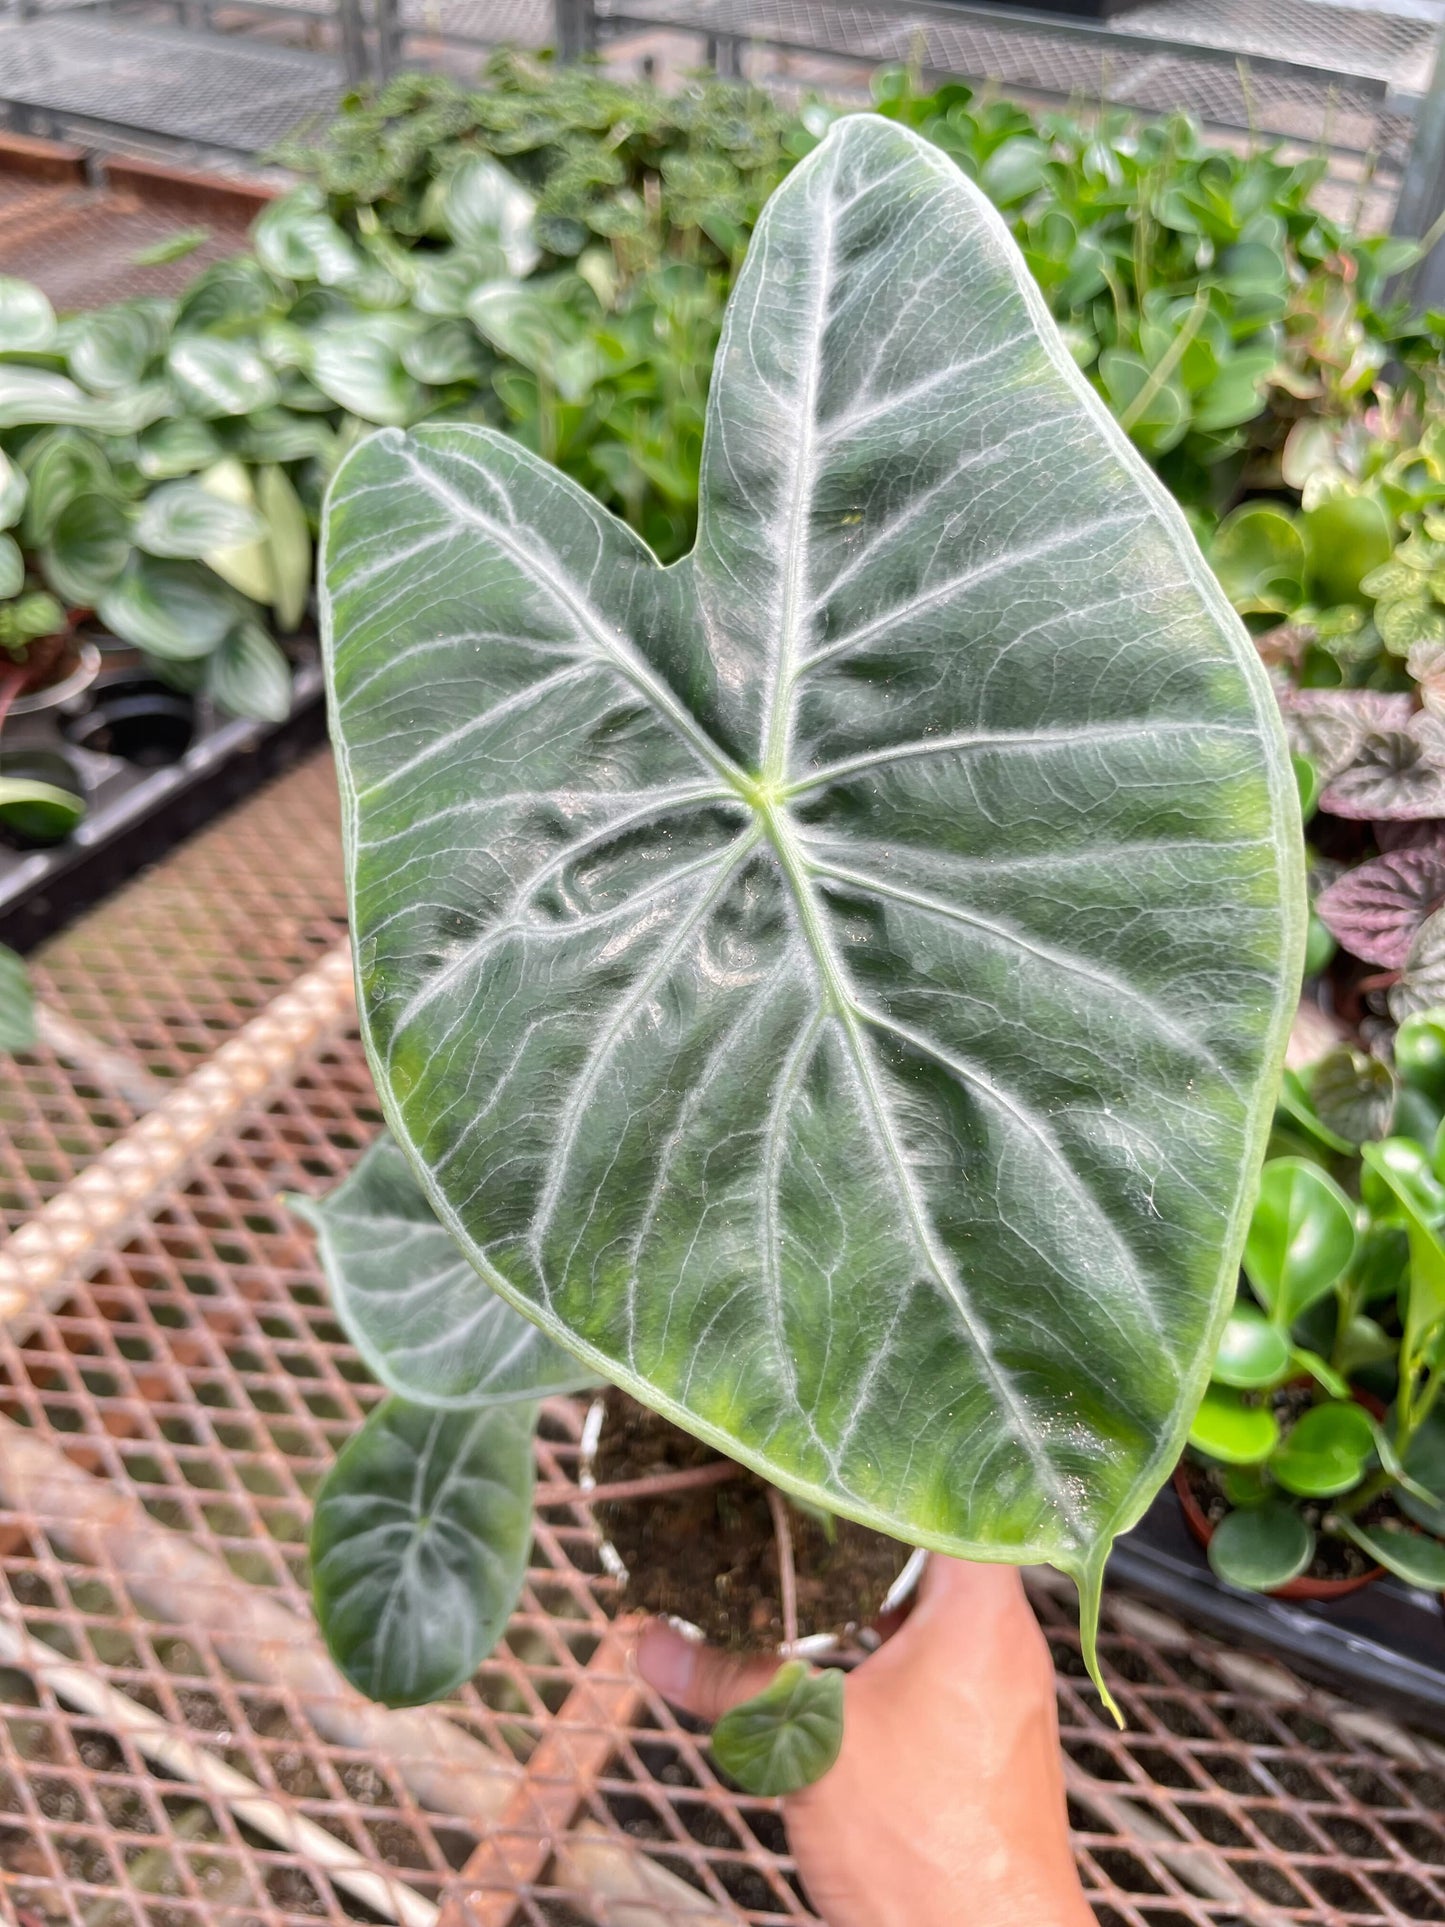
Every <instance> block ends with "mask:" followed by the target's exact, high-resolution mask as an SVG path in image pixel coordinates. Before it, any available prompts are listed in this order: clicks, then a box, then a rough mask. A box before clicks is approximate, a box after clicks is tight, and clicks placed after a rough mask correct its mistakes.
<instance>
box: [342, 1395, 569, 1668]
mask: <svg viewBox="0 0 1445 1927" xmlns="http://www.w3.org/2000/svg"><path fill="white" fill-rule="evenodd" d="M535 1423H536V1407H535V1406H534V1405H492V1406H488V1407H487V1408H486V1409H485V1410H484V1411H480V1412H438V1411H433V1410H432V1409H430V1408H429V1407H427V1406H424V1405H408V1404H407V1403H406V1402H405V1400H403V1399H399V1398H389V1399H387V1401H386V1403H385V1404H384V1405H381V1406H378V1408H377V1409H376V1411H374V1412H373V1413H372V1415H371V1417H370V1418H369V1419H368V1420H367V1421H366V1424H365V1425H364V1426H363V1427H362V1429H361V1431H360V1432H358V1433H357V1435H356V1437H355V1438H354V1439H352V1441H351V1443H350V1444H349V1445H348V1446H347V1447H346V1448H345V1450H344V1451H343V1452H342V1453H341V1456H340V1457H339V1458H338V1459H337V1461H336V1464H335V1465H334V1466H333V1467H332V1469H331V1472H330V1474H329V1476H328V1477H327V1480H326V1483H325V1484H324V1485H323V1486H322V1488H321V1491H320V1494H319V1495H318V1497H317V1500H316V1510H315V1513H314V1515H313V1518H312V1523H311V1579H312V1588H313V1593H314V1596H315V1600H316V1612H317V1617H318V1618H319V1620H320V1622H321V1628H322V1631H323V1632H324V1633H325V1635H326V1643H327V1645H328V1646H329V1648H330V1649H331V1656H332V1658H333V1659H334V1660H335V1661H336V1663H337V1665H338V1666H339V1667H340V1668H341V1670H342V1672H343V1673H345V1675H346V1677H347V1678H348V1679H349V1680H351V1681H352V1683H353V1684H354V1685H356V1686H359V1687H360V1688H361V1690H362V1692H363V1693H369V1694H370V1695H371V1697H372V1698H373V1699H379V1700H384V1701H385V1702H386V1703H387V1705H388V1706H410V1705H414V1704H415V1703H416V1702H417V1701H419V1700H432V1699H439V1698H440V1697H441V1695H442V1694H443V1693H448V1692H450V1691H451V1689H452V1688H453V1687H454V1686H460V1685H461V1683H462V1681H463V1680H465V1679H467V1678H469V1677H470V1676H471V1674H472V1673H474V1672H475V1671H476V1669H477V1666H478V1665H479V1664H480V1662H481V1661H482V1660H483V1659H484V1658H485V1657H486V1655H487V1654H488V1653H489V1652H490V1651H491V1649H492V1647H493V1646H494V1645H495V1644H496V1642H497V1640H498V1638H499V1637H500V1635H501V1632H502V1628H503V1627H504V1626H505V1625H506V1623H507V1619H508V1617H509V1615H510V1613H511V1611H512V1608H513V1606H514V1605H515V1604H516V1602H517V1594H518V1593H519V1592H520V1591H521V1587H522V1580H523V1578H524V1577H525V1576H526V1570H527V1551H528V1548H529V1547H530V1545H531V1543H532V1433H533V1428H534V1426H535Z"/></svg>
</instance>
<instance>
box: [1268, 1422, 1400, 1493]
mask: <svg viewBox="0 0 1445 1927" xmlns="http://www.w3.org/2000/svg"><path fill="white" fill-rule="evenodd" d="M1374 1450H1375V1430H1374V1427H1373V1425H1372V1424H1371V1423H1370V1415H1369V1413H1368V1412H1366V1411H1365V1410H1364V1408H1363V1407H1362V1406H1359V1405H1356V1404H1354V1403H1353V1402H1352V1401H1349V1400H1340V1399H1334V1400H1331V1401H1330V1403H1329V1404H1327V1405H1313V1406H1311V1407H1310V1409H1309V1411H1307V1412H1305V1413H1304V1414H1303V1416H1302V1417H1300V1418H1299V1419H1297V1420H1296V1422H1295V1423H1294V1425H1292V1426H1291V1427H1290V1429H1289V1431H1288V1432H1287V1433H1286V1434H1285V1436H1284V1438H1283V1439H1282V1440H1281V1442H1280V1444H1279V1445H1278V1446H1277V1447H1276V1449H1275V1451H1274V1453H1273V1454H1272V1456H1271V1458H1270V1461H1269V1469H1270V1471H1271V1472H1272V1473H1273V1474H1274V1476H1275V1478H1276V1479H1277V1480H1278V1481H1279V1483H1280V1484H1281V1485H1282V1486H1283V1487H1284V1489H1285V1491H1286V1492H1296V1493H1298V1494H1299V1495H1300V1496H1301V1497H1302V1498H1314V1499H1330V1498H1335V1497H1337V1496H1338V1495H1339V1494H1340V1493H1342V1492H1349V1491H1352V1490H1353V1489H1354V1487H1355V1486H1357V1485H1358V1484H1359V1482H1360V1480H1361V1479H1362V1478H1363V1477H1364V1475H1365V1469H1366V1467H1367V1466H1368V1465H1369V1463H1370V1460H1371V1458H1372V1457H1373V1455H1374Z"/></svg>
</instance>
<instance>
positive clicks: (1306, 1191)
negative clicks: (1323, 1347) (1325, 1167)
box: [1244, 1158, 1355, 1326]
mask: <svg viewBox="0 0 1445 1927" xmlns="http://www.w3.org/2000/svg"><path fill="white" fill-rule="evenodd" d="M1354 1255H1355V1213H1354V1208H1353V1206H1352V1205H1351V1203H1350V1201H1349V1199H1348V1198H1347V1197H1346V1196H1345V1194H1344V1192H1343V1191H1341V1189H1340V1187H1339V1186H1338V1185H1337V1184H1336V1183H1335V1181H1334V1179H1333V1178H1331V1177H1330V1176H1329V1175H1328V1174H1327V1173H1326V1172H1324V1171H1322V1170H1321V1169H1320V1167H1319V1166H1318V1165H1317V1164H1311V1163H1309V1162H1308V1161H1307V1160H1306V1159H1304V1158H1272V1159H1271V1160H1270V1162H1269V1163H1268V1164H1266V1165H1265V1167H1264V1170H1263V1172H1262V1173H1261V1175H1260V1184H1259V1197H1258V1199H1257V1201H1256V1203H1255V1207H1254V1215H1253V1217H1252V1218H1251V1219H1250V1222H1249V1236H1248V1238H1247V1239H1246V1240H1245V1246H1244V1269H1245V1271H1246V1273H1247V1274H1248V1277H1249V1282H1250V1283H1251V1284H1252V1285H1253V1286H1254V1289H1255V1292H1256V1294H1257V1295H1258V1297H1259V1299H1260V1302H1261V1303H1262V1304H1264V1305H1265V1306H1266V1307H1267V1308H1268V1309H1269V1311H1270V1312H1272V1313H1273V1315H1274V1317H1275V1319H1276V1320H1277V1322H1278V1323H1280V1324H1281V1325H1284V1326H1289V1325H1292V1324H1293V1323H1294V1321H1295V1319H1296V1318H1298V1317H1299V1316H1300V1314H1301V1313H1302V1312H1305V1311H1308V1310H1309V1308H1310V1306H1311V1305H1312V1304H1314V1303H1315V1302H1316V1300H1318V1299H1320V1298H1323V1297H1324V1295H1325V1293H1326V1292H1327V1291H1329V1289H1330V1288H1331V1286H1332V1285H1334V1283H1335V1282H1336V1280H1337V1279H1338V1278H1339V1277H1340V1275H1341V1273H1342V1272H1343V1271H1344V1269H1345V1267H1346V1265H1348V1264H1349V1262H1350V1260H1351V1258H1352V1257H1353V1256H1354Z"/></svg>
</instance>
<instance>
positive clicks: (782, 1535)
mask: <svg viewBox="0 0 1445 1927" xmlns="http://www.w3.org/2000/svg"><path fill="white" fill-rule="evenodd" d="M768 1510H769V1512H771V1513H772V1515H773V1532H774V1534H775V1535H776V1538H777V1541H778V1589H779V1591H780V1592H781V1593H782V1596H783V1644H784V1646H786V1647H787V1648H789V1649H790V1650H791V1648H792V1647H794V1646H796V1645H797V1643H798V1575H797V1569H796V1568H795V1566H794V1564H793V1529H792V1527H791V1526H790V1525H789V1524H788V1502H787V1500H786V1499H785V1498H784V1497H783V1495H782V1493H781V1492H779V1490H778V1488H777V1487H776V1486H775V1485H770V1486H769V1487H768Z"/></svg>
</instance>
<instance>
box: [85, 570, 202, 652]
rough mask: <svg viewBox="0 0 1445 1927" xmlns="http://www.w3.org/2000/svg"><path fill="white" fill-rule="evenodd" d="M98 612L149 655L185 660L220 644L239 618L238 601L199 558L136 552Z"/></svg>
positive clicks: (102, 601) (102, 618)
mask: <svg viewBox="0 0 1445 1927" xmlns="http://www.w3.org/2000/svg"><path fill="white" fill-rule="evenodd" d="M96 614H97V615H98V616H99V617H100V619H101V621H102V622H104V623H105V624H107V626H108V627H109V628H111V629H113V630H114V631H115V633H116V635H118V636H119V637H120V638H121V639H122V641H124V642H129V643H133V644H134V645H135V647H136V648H137V649H144V650H145V651H146V653H147V654H148V655H152V656H160V657H162V658H164V659H167V660H174V661H177V662H186V661H190V660H193V659H194V658H196V657H198V656H208V655H210V653H211V651H212V650H213V649H215V648H218V647H219V646H220V643H221V639H222V638H223V637H224V636H225V635H226V634H227V633H228V631H229V630H230V629H231V627H232V625H233V624H234V622H235V620H236V603H235V599H234V598H233V597H232V596H230V595H228V594H227V592H226V590H225V588H224V587H223V586H222V585H221V583H219V582H218V581H217V580H216V578H215V577H214V576H213V575H211V574H210V573H209V572H208V571H207V570H206V569H204V568H202V567H201V566H200V565H199V564H197V563H195V562H169V561H161V560H159V559H157V558H156V557H153V556H149V555H132V557H131V559H130V561H129V563H128V564H127V566H126V568H125V571H124V573H123V574H122V575H121V576H120V578H119V579H118V580H117V581H116V582H114V583H113V584H112V585H111V587H110V588H109V589H107V590H106V592H105V594H104V595H103V596H102V597H101V598H100V600H99V601H98V602H97V604H96Z"/></svg>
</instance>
